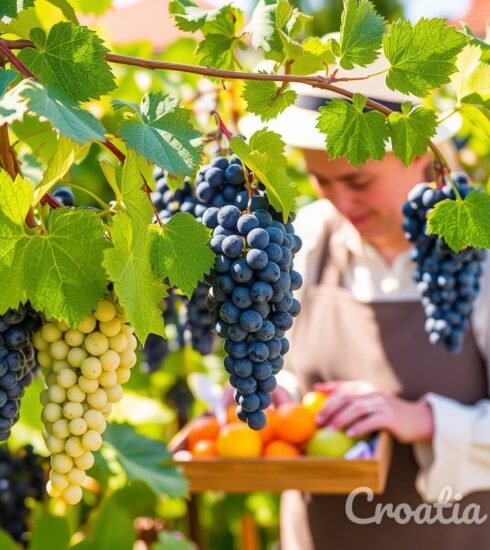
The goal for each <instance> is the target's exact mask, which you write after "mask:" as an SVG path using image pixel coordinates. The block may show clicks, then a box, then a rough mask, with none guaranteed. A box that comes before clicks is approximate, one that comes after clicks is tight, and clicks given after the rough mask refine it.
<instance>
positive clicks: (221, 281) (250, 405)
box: [203, 195, 302, 430]
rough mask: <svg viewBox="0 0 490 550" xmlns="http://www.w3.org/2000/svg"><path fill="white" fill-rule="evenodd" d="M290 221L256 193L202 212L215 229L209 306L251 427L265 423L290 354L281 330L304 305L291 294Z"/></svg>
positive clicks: (295, 284)
mask: <svg viewBox="0 0 490 550" xmlns="http://www.w3.org/2000/svg"><path fill="white" fill-rule="evenodd" d="M247 202H248V200H247ZM292 221H293V216H290V219H289V221H288V223H286V224H284V223H283V222H282V221H281V216H280V215H279V214H278V213H277V212H274V210H273V209H272V208H271V207H270V205H269V202H268V200H267V198H266V197H265V196H260V195H257V196H255V197H253V198H252V199H251V200H250V204H249V207H248V208H246V210H244V211H242V210H241V209H240V208H239V207H237V206H235V205H226V206H223V207H221V208H219V209H210V210H208V211H207V212H206V213H205V214H204V216H203V222H204V223H205V224H206V225H207V227H209V228H212V229H213V237H212V239H211V242H210V246H211V249H212V250H213V252H215V254H216V262H215V267H214V270H213V273H212V282H213V284H212V288H211V289H210V291H209V295H208V298H207V306H208V308H209V309H210V311H212V312H213V316H214V320H215V329H216V332H217V334H218V335H219V336H220V337H221V338H224V339H225V345H224V348H225V352H226V354H227V355H226V357H225V368H226V370H227V372H228V373H229V374H230V384H231V385H232V386H233V387H234V388H235V390H236V391H235V400H236V402H237V403H238V407H237V416H238V418H239V419H240V420H242V421H243V422H246V423H247V424H248V425H249V427H250V428H252V429H255V430H259V429H262V428H263V427H264V426H265V424H266V416H265V414H264V412H263V410H264V409H266V408H267V407H268V406H269V405H270V404H271V403H272V396H271V392H272V391H273V390H274V389H275V388H276V385H277V382H276V377H275V375H276V374H277V373H278V372H279V371H280V369H281V368H282V366H283V364H284V355H285V354H286V353H287V352H288V351H289V342H288V340H287V338H285V334H286V331H287V330H288V329H290V328H291V327H292V325H293V319H294V317H296V316H297V315H298V314H299V313H300V310H301V306H300V303H299V302H298V300H296V299H295V298H294V296H293V291H295V290H297V289H299V288H300V287H301V284H302V279H301V275H300V274H299V273H298V272H297V271H295V270H294V269H293V258H294V254H296V253H297V252H298V251H299V250H300V248H301V239H300V238H299V237H298V236H297V235H295V234H294V228H293V225H292V223H291V222H292Z"/></svg>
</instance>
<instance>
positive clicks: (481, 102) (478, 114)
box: [461, 94, 490, 139]
mask: <svg viewBox="0 0 490 550" xmlns="http://www.w3.org/2000/svg"><path fill="white" fill-rule="evenodd" d="M461 113H462V115H463V117H464V119H465V121H467V122H469V123H470V124H471V125H472V126H474V127H475V128H478V129H479V130H482V131H483V132H485V133H486V134H487V136H488V139H490V99H483V98H482V97H481V96H480V95H478V94H470V95H468V96H466V97H464V98H463V99H462V100H461Z"/></svg>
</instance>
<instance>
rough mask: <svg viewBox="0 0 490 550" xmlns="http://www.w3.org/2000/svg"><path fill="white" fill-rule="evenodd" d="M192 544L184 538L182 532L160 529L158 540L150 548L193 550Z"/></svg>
mask: <svg viewBox="0 0 490 550" xmlns="http://www.w3.org/2000/svg"><path fill="white" fill-rule="evenodd" d="M195 548H196V547H195V546H194V544H192V542H190V541H189V540H187V539H185V538H184V537H183V535H182V533H172V532H170V531H160V533H159V534H158V541H157V542H156V543H155V544H154V545H153V548H152V550H195Z"/></svg>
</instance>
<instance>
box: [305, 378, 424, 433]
mask: <svg viewBox="0 0 490 550" xmlns="http://www.w3.org/2000/svg"><path fill="white" fill-rule="evenodd" d="M314 389H315V390H317V391H324V392H325V393H328V395H329V398H328V400H327V401H326V403H325V405H324V406H323V407H322V409H321V410H320V411H319V413H318V415H317V417H316V421H317V425H318V426H329V427H330V428H332V429H339V430H345V431H346V432H347V434H348V435H350V436H353V437H360V436H363V435H366V434H369V433H371V432H373V431H376V430H387V431H389V432H390V433H392V434H393V436H394V437H396V438H397V439H398V440H399V441H400V442H402V443H413V442H415V441H421V440H429V439H432V433H433V419H432V409H431V407H430V405H429V404H428V403H426V402H423V401H417V402H413V401H407V400H405V399H401V398H400V397H397V396H395V395H389V394H386V393H384V392H381V391H379V390H377V389H375V388H374V386H373V385H372V384H370V383H369V382H364V381H362V380H354V381H335V382H327V383H325V384H317V385H315V387H314Z"/></svg>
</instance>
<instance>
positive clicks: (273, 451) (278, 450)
mask: <svg viewBox="0 0 490 550" xmlns="http://www.w3.org/2000/svg"><path fill="white" fill-rule="evenodd" d="M300 454H301V453H300V452H299V449H298V447H295V446H294V445H292V444H291V443H286V441H280V440H279V439H276V440H275V441H271V442H270V443H269V444H268V445H267V446H266V448H265V449H264V456H274V457H281V456H298V455H300Z"/></svg>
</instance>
